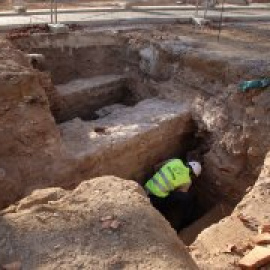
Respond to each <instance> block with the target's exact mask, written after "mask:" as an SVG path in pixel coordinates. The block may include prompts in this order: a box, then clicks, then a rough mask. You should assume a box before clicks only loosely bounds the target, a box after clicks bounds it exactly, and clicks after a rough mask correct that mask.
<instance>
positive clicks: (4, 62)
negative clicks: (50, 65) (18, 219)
mask: <svg viewBox="0 0 270 270" xmlns="http://www.w3.org/2000/svg"><path fill="white" fill-rule="evenodd" d="M0 47H1V50H0V59H1V65H0V92H1V95H0V104H1V107H0V114H1V117H0V126H1V129H0V145H1V147H0V207H3V206H7V205H8V204H9V203H11V202H14V201H15V200H16V199H18V198H19V197H21V196H22V195H23V194H24V193H25V192H26V191H27V189H28V188H29V187H30V186H33V187H34V186H36V187H39V186H44V185H46V186H50V185H53V184H55V182H56V181H57V182H58V183H60V182H61V179H62V178H61V177H62V176H63V175H67V174H68V172H71V170H72V168H73V166H74V165H72V164H74V163H72V162H71V160H70V158H69V157H68V155H67V154H66V152H65V149H64V148H63V146H62V143H61V140H60V134H59V131H58V130H57V128H56V125H55V121H54V119H53V117H52V115H51V113H50V109H49V103H48V99H47V96H46V95H45V91H44V88H42V86H41V81H40V77H39V74H38V73H37V72H35V71H34V70H33V69H32V67H31V66H30V64H29V63H28V60H27V58H26V57H25V56H24V54H23V53H22V52H21V51H18V50H15V48H14V47H12V46H11V44H10V43H8V42H7V41H5V40H0Z"/></svg>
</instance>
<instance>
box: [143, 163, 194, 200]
mask: <svg viewBox="0 0 270 270" xmlns="http://www.w3.org/2000/svg"><path fill="white" fill-rule="evenodd" d="M187 184H191V177H190V168H189V167H187V166H185V165H184V163H183V162H182V160H181V159H171V160H170V161H169V162H167V163H166V164H165V165H163V166H162V168H161V169H160V170H159V171H158V172H157V173H156V174H155V175H154V176H153V177H152V178H151V179H149V180H148V181H147V182H146V184H145V186H144V187H145V189H146V190H148V191H149V192H150V193H151V194H153V195H156V196H157V197H160V198H165V197H167V196H168V195H169V193H170V192H171V191H173V190H175V189H177V188H180V187H181V186H184V185H187Z"/></svg>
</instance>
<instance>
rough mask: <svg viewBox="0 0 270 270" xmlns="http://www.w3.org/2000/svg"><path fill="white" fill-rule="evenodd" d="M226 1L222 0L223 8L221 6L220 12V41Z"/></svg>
mask: <svg viewBox="0 0 270 270" xmlns="http://www.w3.org/2000/svg"><path fill="white" fill-rule="evenodd" d="M224 2H225V0H222V8H221V13H220V19H219V29H218V39H217V40H218V42H219V38H220V34H221V27H222V22H223V12H224Z"/></svg>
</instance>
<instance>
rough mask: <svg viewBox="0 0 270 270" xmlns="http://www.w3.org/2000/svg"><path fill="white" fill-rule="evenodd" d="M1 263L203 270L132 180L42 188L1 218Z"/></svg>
mask: <svg viewBox="0 0 270 270" xmlns="http://www.w3.org/2000/svg"><path fill="white" fill-rule="evenodd" d="M0 239H1V242H0V262H1V263H2V264H7V263H11V262H14V261H20V262H21V263H22V266H23V269H95V270H96V269H110V270H112V269H177V270H178V269H197V267H196V265H195V264H194V262H193V261H192V259H191V258H190V256H189V254H188V252H187V250H186V249H185V247H184V245H183V243H182V242H181V241H180V240H179V239H178V238H177V235H176V233H175V232H174V231H173V229H172V228H171V227H170V226H169V224H168V222H167V221H166V220H165V219H164V218H163V217H162V216H160V215H159V214H158V212H157V211H156V210H154V208H152V207H151V205H150V202H149V200H148V199H147V197H146V196H145V194H144V191H143V190H142V189H141V188H140V187H139V186H138V184H136V183H135V182H132V181H126V180H122V179H120V178H116V177H109V176H108V177H101V178H95V179H92V180H90V181H85V182H83V183H81V184H80V185H79V186H78V187H77V188H76V189H75V190H74V191H70V192H65V191H63V190H61V189H49V190H40V191H36V192H35V194H33V195H31V196H30V197H28V198H26V199H24V200H22V201H21V202H19V203H18V204H17V205H16V206H15V205H14V206H11V207H10V208H9V209H6V210H5V211H4V212H2V216H0Z"/></svg>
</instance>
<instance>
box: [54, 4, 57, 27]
mask: <svg viewBox="0 0 270 270" xmlns="http://www.w3.org/2000/svg"><path fill="white" fill-rule="evenodd" d="M54 23H57V0H54Z"/></svg>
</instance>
